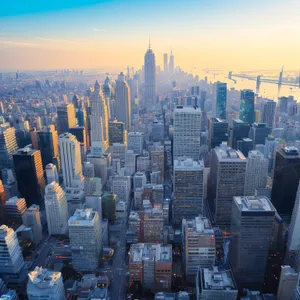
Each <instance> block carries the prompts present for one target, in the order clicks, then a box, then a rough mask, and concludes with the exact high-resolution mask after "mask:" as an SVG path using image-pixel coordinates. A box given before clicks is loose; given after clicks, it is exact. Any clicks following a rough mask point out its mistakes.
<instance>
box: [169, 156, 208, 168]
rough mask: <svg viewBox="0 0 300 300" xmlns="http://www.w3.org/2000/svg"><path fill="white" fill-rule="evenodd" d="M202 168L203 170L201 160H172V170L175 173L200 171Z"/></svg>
mask: <svg viewBox="0 0 300 300" xmlns="http://www.w3.org/2000/svg"><path fill="white" fill-rule="evenodd" d="M202 168H204V162H203V160H193V159H191V158H187V159H175V160H174V170H177V171H180V170H182V171H186V170H200V169H202Z"/></svg>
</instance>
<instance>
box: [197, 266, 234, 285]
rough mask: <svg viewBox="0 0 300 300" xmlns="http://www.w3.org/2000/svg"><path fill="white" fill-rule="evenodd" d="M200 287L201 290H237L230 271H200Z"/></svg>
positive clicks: (218, 269)
mask: <svg viewBox="0 0 300 300" xmlns="http://www.w3.org/2000/svg"><path fill="white" fill-rule="evenodd" d="M199 272H201V274H200V275H201V276H199V277H201V278H198V279H199V280H201V285H202V288H203V290H237V287H236V283H235V281H234V279H233V275H232V272H231V271H230V270H221V269H220V268H218V267H213V269H201V270H200V271H199Z"/></svg>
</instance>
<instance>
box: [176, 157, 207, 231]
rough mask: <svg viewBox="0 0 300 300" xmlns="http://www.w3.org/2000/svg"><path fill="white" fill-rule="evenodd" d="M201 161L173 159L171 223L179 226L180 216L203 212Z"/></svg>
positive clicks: (185, 216)
mask: <svg viewBox="0 0 300 300" xmlns="http://www.w3.org/2000/svg"><path fill="white" fill-rule="evenodd" d="M203 170H204V164H203V161H193V160H192V159H186V160H175V161H174V176H173V180H174V183H173V186H174V195H173V223H174V224H175V225H176V226H177V227H178V226H179V227H180V226H181V220H182V218H187V219H191V218H194V217H196V216H198V215H199V214H203V200H204V181H203Z"/></svg>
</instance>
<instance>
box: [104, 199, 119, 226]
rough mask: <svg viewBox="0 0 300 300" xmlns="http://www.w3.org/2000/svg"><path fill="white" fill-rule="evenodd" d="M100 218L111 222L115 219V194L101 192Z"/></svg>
mask: <svg viewBox="0 0 300 300" xmlns="http://www.w3.org/2000/svg"><path fill="white" fill-rule="evenodd" d="M101 198H102V199H101V200H102V219H107V220H108V222H109V223H110V224H113V223H114V221H115V219H116V198H117V195H115V194H103V195H102V197H101Z"/></svg>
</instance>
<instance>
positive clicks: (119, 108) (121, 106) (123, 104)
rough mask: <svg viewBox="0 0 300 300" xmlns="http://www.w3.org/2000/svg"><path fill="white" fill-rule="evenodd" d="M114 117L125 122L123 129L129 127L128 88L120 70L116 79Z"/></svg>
mask: <svg viewBox="0 0 300 300" xmlns="http://www.w3.org/2000/svg"><path fill="white" fill-rule="evenodd" d="M115 108H116V118H117V120H118V121H119V122H123V123H124V124H125V129H126V130H127V131H130V128H131V99H130V88H129V86H128V84H127V82H126V81H125V75H124V74H123V73H122V72H121V73H120V74H119V76H118V79H117V80H116V105H115Z"/></svg>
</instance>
